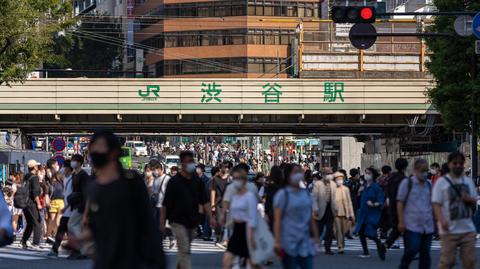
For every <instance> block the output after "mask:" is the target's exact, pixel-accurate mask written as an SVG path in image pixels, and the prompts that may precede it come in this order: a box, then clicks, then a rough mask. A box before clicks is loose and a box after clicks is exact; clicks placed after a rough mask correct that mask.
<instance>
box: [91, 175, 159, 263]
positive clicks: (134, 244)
mask: <svg viewBox="0 0 480 269" xmlns="http://www.w3.org/2000/svg"><path fill="white" fill-rule="evenodd" d="M122 173H123V175H122V178H121V179H119V180H116V181H113V182H111V183H109V184H105V185H100V184H98V183H96V182H95V181H94V182H93V183H92V184H90V186H89V188H88V189H89V193H90V195H89V199H90V200H89V201H90V202H89V208H88V214H89V216H90V223H89V224H90V227H91V229H92V233H93V237H94V241H95V251H96V255H95V267H94V268H95V269H110V268H115V269H137V268H138V269H140V268H155V269H161V268H164V262H165V261H164V256H163V250H162V240H161V235H160V230H159V229H158V226H156V225H155V223H156V222H155V221H154V218H153V209H152V205H151V204H150V201H149V196H148V191H147V188H146V186H145V184H144V183H143V180H142V177H141V176H140V175H139V174H138V173H136V172H133V171H123V172H122ZM147 265H148V266H147Z"/></svg>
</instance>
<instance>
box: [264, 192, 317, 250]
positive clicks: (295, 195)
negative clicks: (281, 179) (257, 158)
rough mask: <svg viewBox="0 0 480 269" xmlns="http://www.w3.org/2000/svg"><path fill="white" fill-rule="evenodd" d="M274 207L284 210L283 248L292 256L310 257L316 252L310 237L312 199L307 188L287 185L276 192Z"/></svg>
mask: <svg viewBox="0 0 480 269" xmlns="http://www.w3.org/2000/svg"><path fill="white" fill-rule="evenodd" d="M273 206H274V208H279V209H281V210H282V230H281V232H282V235H281V243H282V248H283V250H284V251H285V253H287V254H288V255H290V256H294V257H298V256H300V257H309V256H313V255H314V254H315V249H314V247H313V244H312V241H311V239H310V229H309V227H310V221H311V218H312V199H311V198H310V195H309V194H308V192H307V191H306V190H299V191H295V190H293V189H292V188H291V187H286V188H284V189H282V190H280V191H278V192H277V193H276V194H275V197H274V199H273Z"/></svg>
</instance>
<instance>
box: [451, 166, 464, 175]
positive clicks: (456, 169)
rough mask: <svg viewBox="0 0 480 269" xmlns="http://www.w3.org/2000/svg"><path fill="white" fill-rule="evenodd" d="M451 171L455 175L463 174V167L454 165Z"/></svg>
mask: <svg viewBox="0 0 480 269" xmlns="http://www.w3.org/2000/svg"><path fill="white" fill-rule="evenodd" d="M452 173H453V174H454V175H456V176H457V177H459V176H461V175H462V174H463V167H454V168H452Z"/></svg>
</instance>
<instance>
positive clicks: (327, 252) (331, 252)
mask: <svg viewBox="0 0 480 269" xmlns="http://www.w3.org/2000/svg"><path fill="white" fill-rule="evenodd" d="M334 254H335V253H333V251H331V250H325V255H334Z"/></svg>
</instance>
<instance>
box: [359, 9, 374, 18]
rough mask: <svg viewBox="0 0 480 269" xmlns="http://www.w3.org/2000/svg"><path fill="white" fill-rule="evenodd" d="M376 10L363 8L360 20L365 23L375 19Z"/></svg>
mask: <svg viewBox="0 0 480 269" xmlns="http://www.w3.org/2000/svg"><path fill="white" fill-rule="evenodd" d="M374 14H375V10H374V9H373V8H371V7H363V8H361V9H360V18H362V20H364V21H369V20H371V19H372V18H373V17H374Z"/></svg>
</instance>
